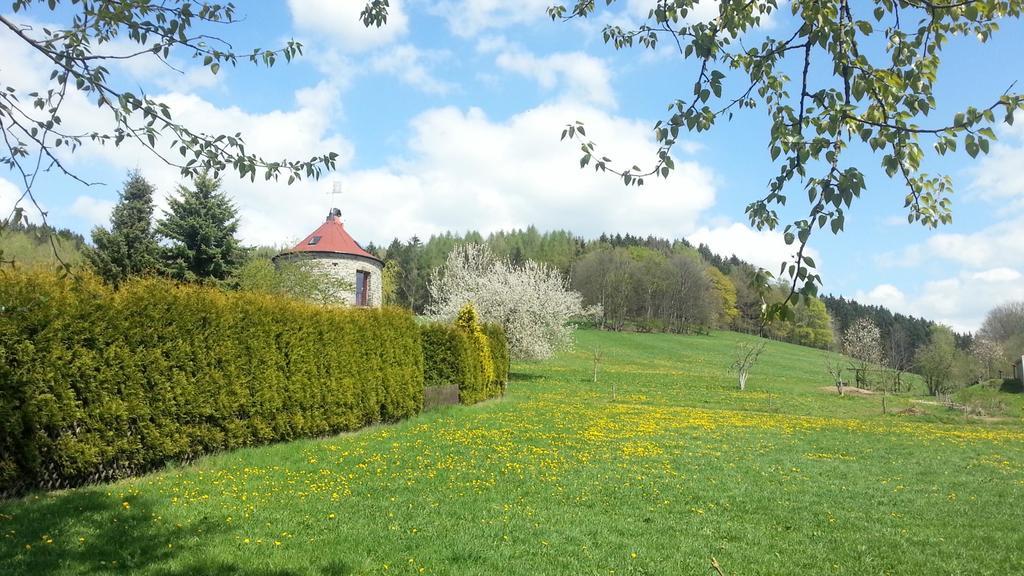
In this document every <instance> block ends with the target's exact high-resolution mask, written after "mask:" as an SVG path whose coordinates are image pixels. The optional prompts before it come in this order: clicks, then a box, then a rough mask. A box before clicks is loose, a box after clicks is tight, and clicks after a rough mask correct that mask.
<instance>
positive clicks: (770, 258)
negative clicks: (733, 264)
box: [686, 222, 822, 274]
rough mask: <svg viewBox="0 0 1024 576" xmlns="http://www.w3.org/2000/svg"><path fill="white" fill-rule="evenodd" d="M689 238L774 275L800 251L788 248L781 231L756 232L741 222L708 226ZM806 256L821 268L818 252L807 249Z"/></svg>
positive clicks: (791, 246) (694, 242)
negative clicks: (781, 265)
mask: <svg viewBox="0 0 1024 576" xmlns="http://www.w3.org/2000/svg"><path fill="white" fill-rule="evenodd" d="M686 239H687V240H689V241H690V242H691V243H693V244H695V245H697V244H707V245H708V247H709V248H711V251H712V252H715V253H717V254H719V255H721V256H725V257H728V256H730V255H733V254H735V255H736V257H737V258H739V259H741V260H746V261H747V262H750V263H751V264H754V265H756V266H760V267H761V268H764V269H766V270H768V271H769V272H772V273H773V274H774V273H776V272H778V271H779V265H780V264H781V263H782V262H786V261H790V260H792V259H793V257H794V256H795V255H796V249H797V247H796V245H787V244H786V241H785V240H784V239H783V236H782V234H781V233H779V232H774V231H770V230H754V229H753V228H750V227H749V226H746V225H744V224H740V223H738V222H734V223H732V224H728V225H722V226H715V227H713V228H709V227H707V226H705V227H703V228H700V229H699V230H697V231H696V232H693V233H692V234H690V235H688V236H687V237H686ZM805 253H806V255H807V256H810V257H811V258H813V259H814V262H815V264H817V265H818V266H819V267H820V266H821V265H822V262H821V258H820V256H819V254H818V252H817V251H816V250H814V249H813V248H810V247H808V248H807V250H806V251H805Z"/></svg>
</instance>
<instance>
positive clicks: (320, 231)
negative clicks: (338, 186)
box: [282, 208, 380, 262]
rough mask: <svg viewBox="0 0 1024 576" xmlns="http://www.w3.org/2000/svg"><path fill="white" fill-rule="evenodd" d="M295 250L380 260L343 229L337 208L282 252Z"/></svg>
mask: <svg viewBox="0 0 1024 576" xmlns="http://www.w3.org/2000/svg"><path fill="white" fill-rule="evenodd" d="M295 252H327V253H330V254H348V255H351V256H362V257H363V258H369V259H371V260H376V261H377V262H380V259H379V258H377V257H376V256H374V255H373V254H370V253H369V252H367V251H366V250H363V247H362V246H360V245H359V243H358V242H356V241H355V240H353V239H352V237H351V236H349V235H348V232H346V231H345V227H344V226H343V225H342V223H341V211H340V210H338V209H337V208H334V209H332V210H331V213H330V214H328V216H327V221H326V222H324V223H323V224H321V225H320V227H319V228H317V229H316V230H314V231H313V232H312V233H310V235H309V236H306V237H305V238H303V239H302V242H299V243H298V244H296V245H295V247H294V248H292V249H291V250H286V251H285V252H283V253H282V254H293V253H295Z"/></svg>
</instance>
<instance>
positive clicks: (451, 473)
mask: <svg viewBox="0 0 1024 576" xmlns="http://www.w3.org/2000/svg"><path fill="white" fill-rule="evenodd" d="M746 338H749V337H747V336H742V335H737V334H733V333H724V332H716V333H713V334H711V335H710V336H674V335H647V334H615V333H601V332H596V331H584V332H581V333H580V334H579V337H578V345H577V348H576V351H575V352H572V353H567V354H564V355H561V356H560V357H558V358H556V359H554V360H551V361H548V362H542V363H518V364H514V365H513V372H514V374H513V377H512V382H511V383H510V385H509V390H508V392H507V394H506V396H505V397H504V398H502V399H499V400H494V401H490V402H487V403H484V404H480V405H477V406H474V407H463V406H454V407H449V408H445V409H441V410H437V411H433V412H429V413H426V414H423V415H420V416H418V417H416V418H413V419H411V420H408V421H405V422H402V423H400V424H397V425H394V426H389V427H378V428H372V429H368V430H364V431H362V432H358V433H353V434H346V435H342V436H336V437H332V438H325V439H316V440H305V441H299V442H291V443H286V444H277V445H273V446H268V447H263V448H253V449H245V450H239V451H236V452H231V453H226V454H221V455H217V456H213V457H209V458H204V459H202V460H200V461H199V462H197V463H195V464H193V465H189V466H181V467H174V468H169V469H167V470H165V471H162V472H159V473H155V474H151V475H149V476H145V477H142V478H137V479H132V480H126V481H122V482H118V483H116V484H110V485H104V486H93V487H87V488H82V489H77V490H71V491H66V492H56V493H49V494H38V495H30V496H28V497H26V498H24V499H21V500H17V501H9V502H4V503H0V535H2V537H0V574H10V575H20V574H25V575H28V574H32V575H34V574H83V573H87V574H122V573H138V574H152V575H164V576H170V575H186V574H225V575H226V574H255V575H275V576H284V575H292V574H295V575H298V574H323V575H327V574H332V575H333V574H480V575H484V574H487V575H490V574H499V573H500V574H607V575H623V574H637V575H639V574H714V573H715V572H714V571H713V570H712V568H711V562H712V558H714V559H715V561H717V563H718V564H719V565H720V566H721V570H722V572H723V573H724V574H728V575H730V576H731V575H753V574H908V575H909V574H972V575H974V574H1020V573H1024V503H1022V502H1024V426H1022V424H1021V414H1020V411H1019V410H1020V407H1021V406H1022V404H1020V403H1019V402H1018V401H1017V399H1016V398H1017V396H1015V395H1013V394H1012V393H1009V392H1001V391H998V390H996V391H992V390H986V391H984V392H981V393H980V394H983V395H985V396H986V398H988V397H989V396H991V395H993V394H1004V395H1006V396H1007V398H1010V397H1011V396H1012V397H1013V399H1012V400H1007V401H1006V402H1005V405H1006V406H1010V409H1009V410H1007V413H1006V414H1005V415H1004V416H1003V417H1001V418H969V417H966V416H964V415H963V414H962V413H961V412H953V411H950V410H948V409H947V408H945V407H943V406H940V405H937V404H928V403H924V402H928V401H929V400H928V399H927V398H925V397H923V396H921V395H920V394H921V391H920V388H918V391H917V392H916V394H918V395H917V396H915V395H907V396H900V397H896V398H894V397H889V398H888V399H887V408H888V411H889V413H888V414H886V415H882V413H881V398H880V397H878V396H876V395H872V396H867V395H850V396H846V397H838V396H837V395H836V394H835V392H834V391H831V390H829V388H830V386H829V384H830V383H829V381H828V377H827V375H826V373H825V371H824V367H823V363H822V355H821V353H820V352H819V351H815V350H811V349H807V348H801V347H797V346H793V345H790V344H783V343H775V342H773V343H770V344H769V346H768V349H767V350H766V352H765V353H764V355H763V356H762V359H761V361H760V362H759V363H758V365H757V366H756V368H755V369H754V371H753V373H752V375H751V377H750V380H749V381H748V389H747V390H746V391H744V392H739V391H738V390H736V387H735V377H734V375H733V374H732V373H731V371H730V370H729V365H730V364H731V362H732V353H733V350H734V349H735V347H736V344H737V342H738V341H741V340H743V339H746ZM597 349H600V351H601V357H602V360H601V363H600V365H599V372H598V382H597V383H596V384H595V383H593V382H592V374H593V353H594V351H595V350H597ZM922 401H924V402H922ZM900 412H902V413H900Z"/></svg>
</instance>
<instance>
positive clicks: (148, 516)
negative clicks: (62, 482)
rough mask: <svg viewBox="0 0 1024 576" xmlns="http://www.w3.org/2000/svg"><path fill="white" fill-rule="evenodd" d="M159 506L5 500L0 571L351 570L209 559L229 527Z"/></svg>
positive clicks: (278, 573)
mask: <svg viewBox="0 0 1024 576" xmlns="http://www.w3.org/2000/svg"><path fill="white" fill-rule="evenodd" d="M124 502H128V506H127V507H126V506H125V505H124ZM156 510H157V508H156V507H155V506H154V500H153V499H152V498H148V497H146V496H144V495H139V496H127V497H125V498H124V499H123V500H122V499H121V498H117V497H112V496H107V495H106V493H105V492H101V491H97V490H79V491H71V492H67V493H63V494H50V495H46V494H40V495H39V496H38V497H34V496H29V497H28V498H25V499H23V500H20V501H8V502H4V503H3V504H0V574H2V575H3V576H21V575H24V576H29V575H31V576H35V575H48V574H87V575H92V574H95V575H99V574H138V573H144V574H153V575H156V576H193V575H200V574H201V575H211V576H228V575H243V574H244V575H253V576H299V575H317V576H336V575H347V574H352V573H353V572H354V571H355V568H353V567H352V566H349V565H347V564H346V563H344V562H340V561H337V560H332V561H328V562H326V563H324V564H320V563H319V562H318V561H317V559H310V561H309V562H303V563H302V564H301V565H297V566H294V567H285V568H272V567H266V566H264V567H258V566H252V565H251V564H249V562H250V561H251V559H250V558H248V557H245V555H244V554H243V555H240V557H239V558H238V559H237V560H235V559H234V558H228V559H225V558H223V557H220V558H212V557H208V556H207V554H206V552H208V549H207V546H209V545H211V543H212V542H214V541H216V540H217V539H219V538H220V537H222V536H223V533H224V532H225V531H226V528H227V527H226V526H225V525H224V523H223V522H214V521H213V520H212V519H210V518H208V517H206V516H204V517H202V518H199V519H196V520H192V521H189V522H185V523H181V524H176V523H175V522H169V521H166V520H163V519H161V518H160V515H159V513H158V512H157V511H156ZM212 554H215V553H212ZM212 554H211V555H212Z"/></svg>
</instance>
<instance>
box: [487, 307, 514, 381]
mask: <svg viewBox="0 0 1024 576" xmlns="http://www.w3.org/2000/svg"><path fill="white" fill-rule="evenodd" d="M483 330H484V334H486V335H487V341H488V344H489V346H490V349H491V361H492V363H493V364H494V380H495V382H496V384H497V386H498V389H499V392H500V393H501V394H504V393H505V387H506V386H507V385H508V372H509V362H511V357H510V355H509V350H508V336H506V335H505V329H504V328H502V327H501V324H495V323H487V324H484V325H483Z"/></svg>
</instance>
